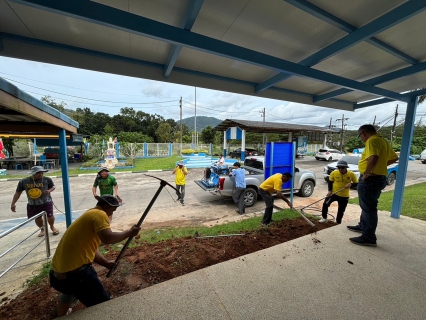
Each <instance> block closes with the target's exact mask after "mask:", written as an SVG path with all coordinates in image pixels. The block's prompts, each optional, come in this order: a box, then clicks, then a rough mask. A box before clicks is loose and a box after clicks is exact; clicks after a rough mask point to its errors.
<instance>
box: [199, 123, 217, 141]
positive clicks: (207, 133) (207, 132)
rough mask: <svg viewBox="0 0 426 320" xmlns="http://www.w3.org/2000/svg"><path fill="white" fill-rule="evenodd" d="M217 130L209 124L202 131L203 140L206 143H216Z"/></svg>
mask: <svg viewBox="0 0 426 320" xmlns="http://www.w3.org/2000/svg"><path fill="white" fill-rule="evenodd" d="M215 135H216V132H215V131H214V130H213V128H212V127H211V126H207V127H205V128H204V129H203V131H201V140H202V141H203V142H204V143H214V138H215Z"/></svg>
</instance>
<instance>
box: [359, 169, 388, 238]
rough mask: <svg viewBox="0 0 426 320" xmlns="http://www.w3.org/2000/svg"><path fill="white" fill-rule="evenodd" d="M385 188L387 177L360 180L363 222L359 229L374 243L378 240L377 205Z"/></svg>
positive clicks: (360, 204)
mask: <svg viewBox="0 0 426 320" xmlns="http://www.w3.org/2000/svg"><path fill="white" fill-rule="evenodd" d="M385 187H386V177H385V176H371V177H368V178H367V179H366V180H365V181H362V180H361V179H359V183H358V198H359V206H360V207H361V220H360V222H359V227H360V228H361V230H362V235H363V236H364V237H366V238H367V239H369V240H372V241H374V240H377V238H376V228H377V222H378V216H377V204H378V202H379V198H380V194H381V193H382V190H383V189H384V188H385Z"/></svg>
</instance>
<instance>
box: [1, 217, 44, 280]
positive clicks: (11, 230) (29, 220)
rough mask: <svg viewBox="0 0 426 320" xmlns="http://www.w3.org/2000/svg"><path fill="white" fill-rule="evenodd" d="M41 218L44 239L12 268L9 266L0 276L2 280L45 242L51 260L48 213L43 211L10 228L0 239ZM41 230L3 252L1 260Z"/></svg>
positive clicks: (13, 264)
mask: <svg viewBox="0 0 426 320" xmlns="http://www.w3.org/2000/svg"><path fill="white" fill-rule="evenodd" d="M39 217H43V224H44V230H45V232H44V238H43V239H42V240H41V241H40V242H39V243H37V244H36V245H35V246H34V247H33V248H32V249H31V250H30V251H28V252H26V253H25V254H24V255H23V256H22V257H20V258H19V259H18V260H17V261H15V262H14V263H12V265H11V266H9V267H8V268H7V269H6V270H5V271H3V272H2V273H1V274H0V278H1V277H3V276H4V275H5V274H6V273H7V272H8V271H10V270H11V269H12V268H13V267H14V266H16V265H17V264H18V263H19V262H20V261H21V260H22V259H24V258H25V257H26V256H27V255H28V254H30V253H31V251H33V250H34V249H35V248H37V247H38V246H39V245H40V244H41V243H42V242H43V241H45V242H46V258H50V243H49V233H48V232H47V230H48V229H47V226H48V225H47V214H46V211H42V212H40V213H39V214H37V215H35V216H34V217H32V218H30V219H28V220H26V221H24V222H22V223H20V224H18V225H16V226H14V227H12V228H10V229H9V230H7V231H5V232H3V233H1V234H0V239H1V238H3V237H5V236H7V235H9V234H11V233H12V232H13V231H15V230H18V229H19V228H21V227H23V226H24V225H26V224H27V223H29V222H31V221H33V220H35V219H37V218H39ZM39 231H40V229H37V230H36V231H34V232H33V233H31V234H30V235H29V236H27V237H26V238H25V239H23V240H21V241H19V242H18V243H16V244H15V245H14V246H12V247H11V248H9V249H7V250H6V251H5V252H3V253H2V254H1V255H0V259H1V258H3V257H4V256H5V255H6V254H8V253H9V252H11V251H12V250H13V249H15V248H16V247H18V246H19V245H20V244H22V243H24V242H25V241H27V240H28V239H29V238H30V237H31V236H33V235H34V234H35V233H37V232H39Z"/></svg>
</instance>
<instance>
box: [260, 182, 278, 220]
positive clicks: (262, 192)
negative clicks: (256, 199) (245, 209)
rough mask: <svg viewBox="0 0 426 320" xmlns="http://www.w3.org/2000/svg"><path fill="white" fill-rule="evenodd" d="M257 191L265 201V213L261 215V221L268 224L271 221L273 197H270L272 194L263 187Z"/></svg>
mask: <svg viewBox="0 0 426 320" xmlns="http://www.w3.org/2000/svg"><path fill="white" fill-rule="evenodd" d="M259 193H260V195H261V196H262V198H263V201H265V205H266V208H265V213H264V215H263V219H262V223H263V224H266V225H268V224H270V223H271V221H272V212H273V210H274V198H272V195H271V194H270V193H269V192H268V191H265V190H263V189H259Z"/></svg>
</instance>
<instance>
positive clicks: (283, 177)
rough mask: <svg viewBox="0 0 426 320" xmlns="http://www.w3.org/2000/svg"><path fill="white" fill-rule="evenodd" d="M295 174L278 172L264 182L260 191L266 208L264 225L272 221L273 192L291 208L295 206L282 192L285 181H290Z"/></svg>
mask: <svg viewBox="0 0 426 320" xmlns="http://www.w3.org/2000/svg"><path fill="white" fill-rule="evenodd" d="M291 178H293V175H292V174H291V173H289V172H285V173H276V174H274V175H272V176H270V177H269V178H268V179H266V180H265V181H263V182H262V184H261V185H260V187H259V193H260V195H261V196H262V198H263V201H265V205H266V209H265V213H264V215H263V219H262V226H264V227H266V226H267V225H269V224H270V223H271V222H272V212H273V210H274V198H273V197H272V194H273V193H274V192H276V194H277V197H278V198H280V199H282V200H284V201H285V203H287V205H288V206H289V207H290V208H293V205H292V204H291V202H290V201H289V200H288V199H287V198H286V197H284V195H283V194H282V193H281V190H282V186H283V183H286V182H287V181H290V180H291Z"/></svg>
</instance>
